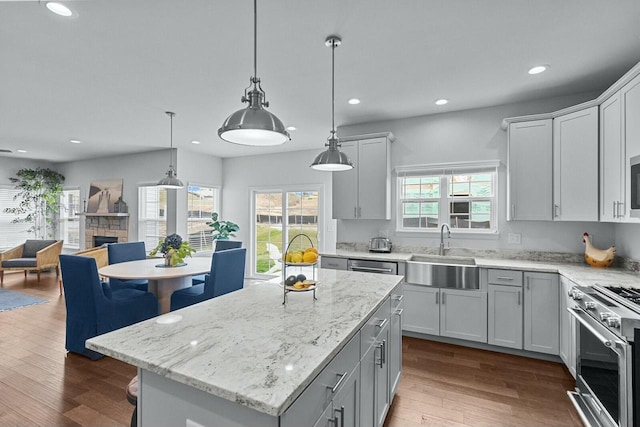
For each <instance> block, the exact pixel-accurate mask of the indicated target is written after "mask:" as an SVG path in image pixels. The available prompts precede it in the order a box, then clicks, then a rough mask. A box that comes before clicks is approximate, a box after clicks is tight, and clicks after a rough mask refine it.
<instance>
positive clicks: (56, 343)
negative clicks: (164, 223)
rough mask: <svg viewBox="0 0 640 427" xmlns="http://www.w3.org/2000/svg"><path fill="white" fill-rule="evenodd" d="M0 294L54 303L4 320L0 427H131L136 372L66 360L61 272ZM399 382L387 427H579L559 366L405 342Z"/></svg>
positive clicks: (10, 285) (9, 282)
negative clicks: (130, 394)
mask: <svg viewBox="0 0 640 427" xmlns="http://www.w3.org/2000/svg"><path fill="white" fill-rule="evenodd" d="M4 288H5V289H9V290H15V291H19V292H22V293H25V294H29V295H33V296H36V297H40V298H43V299H46V300H48V301H49V302H48V303H46V304H40V305H35V306H31V307H25V308H20V309H16V310H11V311H5V312H1V313H0V427H5V426H7V427H9V426H11V427H14V426H128V425H129V421H130V419H131V413H132V412H133V406H131V405H130V404H129V403H128V402H127V400H126V396H125V386H126V385H127V384H128V382H129V380H130V379H131V378H132V377H133V376H134V375H135V374H136V369H135V368H134V367H133V366H130V365H127V364H125V363H122V362H119V361H117V360H114V359H111V358H108V357H105V358H103V359H100V360H98V361H91V360H89V359H87V358H84V357H82V356H78V355H75V354H71V353H69V354H67V353H66V351H65V349H64V340H65V302H64V297H62V296H60V295H59V293H58V284H57V280H56V277H55V273H45V274H43V275H42V279H41V281H40V283H38V282H37V281H36V277H35V275H28V276H27V278H26V279H25V278H24V276H23V274H22V273H20V274H6V275H5V283H4ZM402 375H403V376H402V380H401V382H400V386H399V389H398V394H397V395H396V398H395V400H394V403H393V405H392V407H391V409H390V411H389V415H388V417H387V422H386V423H385V426H387V427H410V426H417V425H420V426H424V425H427V426H492V427H493V426H581V425H582V424H581V423H580V421H579V418H578V415H577V413H576V412H575V410H574V409H573V407H572V406H571V403H570V402H569V400H568V398H567V396H566V394H565V390H567V389H569V388H572V387H573V380H572V378H571V376H570V375H569V373H568V372H567V371H566V370H565V369H564V367H563V366H562V365H560V364H557V363H552V362H544V361H539V360H534V359H528V358H522V357H517V356H510V355H505V354H501V353H494V352H489V351H483V350H476V349H471V348H465V347H458V346H454V345H449V344H442V343H437V342H431V341H423V340H418V339H413V338H407V337H405V338H404V339H403V374H402ZM301 427H302V426H301Z"/></svg>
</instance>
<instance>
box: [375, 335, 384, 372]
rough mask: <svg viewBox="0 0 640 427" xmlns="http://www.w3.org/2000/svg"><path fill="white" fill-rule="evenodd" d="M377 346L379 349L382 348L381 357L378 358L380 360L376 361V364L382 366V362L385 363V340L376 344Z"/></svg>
mask: <svg viewBox="0 0 640 427" xmlns="http://www.w3.org/2000/svg"><path fill="white" fill-rule="evenodd" d="M376 348H379V349H380V359H378V360H377V361H376V365H378V366H380V367H381V368H382V364H383V363H384V359H383V356H382V351H383V349H384V341H383V342H381V343H380V344H378V345H377V346H376Z"/></svg>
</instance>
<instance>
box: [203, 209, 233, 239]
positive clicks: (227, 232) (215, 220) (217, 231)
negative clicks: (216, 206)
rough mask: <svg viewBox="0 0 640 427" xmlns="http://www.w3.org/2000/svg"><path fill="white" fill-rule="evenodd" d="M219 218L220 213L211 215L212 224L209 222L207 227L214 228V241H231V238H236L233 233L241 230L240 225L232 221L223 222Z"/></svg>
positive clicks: (212, 232) (212, 231)
mask: <svg viewBox="0 0 640 427" xmlns="http://www.w3.org/2000/svg"><path fill="white" fill-rule="evenodd" d="M219 218H220V215H218V212H214V213H212V214H211V222H207V225H208V226H209V227H211V228H212V230H211V234H212V236H213V240H229V236H231V237H236V235H235V234H233V233H234V232H236V231H238V230H240V227H239V226H238V224H236V223H235V222H231V221H222V220H220V219H219Z"/></svg>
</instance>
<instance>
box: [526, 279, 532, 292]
mask: <svg viewBox="0 0 640 427" xmlns="http://www.w3.org/2000/svg"><path fill="white" fill-rule="evenodd" d="M530 289H531V277H527V290H530Z"/></svg>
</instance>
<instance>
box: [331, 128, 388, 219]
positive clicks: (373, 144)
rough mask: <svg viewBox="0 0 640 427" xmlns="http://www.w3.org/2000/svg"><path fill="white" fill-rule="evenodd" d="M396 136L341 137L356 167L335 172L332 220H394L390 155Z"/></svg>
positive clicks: (346, 151) (344, 148) (344, 147)
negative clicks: (391, 145)
mask: <svg viewBox="0 0 640 427" xmlns="http://www.w3.org/2000/svg"><path fill="white" fill-rule="evenodd" d="M393 140H394V137H393V134H391V133H384V134H372V135H363V136H358V137H347V138H340V142H341V143H342V148H341V149H342V151H343V152H344V153H346V154H347V155H348V156H349V158H350V159H351V161H352V162H353V163H354V165H355V167H354V168H353V169H351V170H349V171H344V172H333V179H332V182H333V185H332V187H333V218H336V219H390V218H391V200H390V197H391V156H390V143H391V142H392V141H393Z"/></svg>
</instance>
